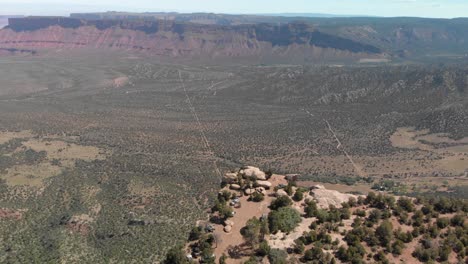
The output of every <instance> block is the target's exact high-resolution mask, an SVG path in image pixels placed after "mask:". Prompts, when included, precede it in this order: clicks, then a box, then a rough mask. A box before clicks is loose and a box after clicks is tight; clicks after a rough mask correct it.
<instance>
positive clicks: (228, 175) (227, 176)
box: [224, 172, 237, 181]
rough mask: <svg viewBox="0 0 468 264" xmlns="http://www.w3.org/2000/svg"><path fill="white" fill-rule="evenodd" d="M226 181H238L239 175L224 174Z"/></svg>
mask: <svg viewBox="0 0 468 264" xmlns="http://www.w3.org/2000/svg"><path fill="white" fill-rule="evenodd" d="M224 179H227V180H232V181H235V180H237V173H231V172H229V173H226V174H224Z"/></svg>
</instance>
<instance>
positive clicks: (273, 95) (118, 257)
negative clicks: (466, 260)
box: [0, 50, 468, 263]
mask: <svg viewBox="0 0 468 264" xmlns="http://www.w3.org/2000/svg"><path fill="white" fill-rule="evenodd" d="M466 75H467V70H466V65H464V64H461V65H436V66H428V65H380V66H375V65H373V66H352V67H351V66H349V67H341V68H339V67H334V66H294V65H291V66H285V65H271V66H266V65H246V66H238V65H233V64H232V63H229V64H227V63H226V64H222V65H219V66H209V67H205V66H199V65H193V64H192V65H190V64H187V65H179V64H171V63H168V62H167V60H166V61H164V60H163V59H161V60H155V59H154V58H146V57H143V56H141V54H138V53H137V54H128V53H126V52H110V51H102V52H101V51H100V52H96V51H93V50H73V51H69V50H63V51H54V52H50V51H49V52H44V53H41V54H40V55H37V56H36V55H35V56H21V57H20V56H16V57H9V56H7V57H0V79H1V80H2V87H1V89H0V90H1V91H0V179H1V183H0V190H1V192H0V210H1V213H0V230H1V232H0V236H1V238H0V261H1V262H6V263H34V262H41V263H47V262H52V263H56V262H67V263H70V262H83V261H84V260H86V261H89V262H95V263H109V262H119V261H122V262H131V261H135V262H140V263H141V262H143V263H151V262H157V261H161V260H163V258H164V256H165V254H166V253H167V252H168V250H169V249H170V248H172V247H173V246H174V245H176V244H178V243H181V242H184V241H185V240H186V237H187V234H188V233H189V232H190V230H191V228H192V227H193V226H194V224H195V222H196V221H197V220H200V219H203V220H207V219H208V215H207V213H206V211H207V210H208V209H210V208H211V207H212V206H213V205H215V204H216V203H215V201H216V200H217V191H218V187H219V182H220V180H221V178H220V176H219V174H218V172H217V169H218V170H219V171H223V172H224V171H228V170H230V169H232V168H236V167H241V166H242V165H244V164H257V165H258V166H259V167H261V168H262V169H263V170H265V171H267V170H269V169H271V170H272V171H275V172H277V173H280V174H288V173H298V172H299V173H301V176H300V177H298V179H297V180H298V181H297V185H298V186H299V187H310V186H313V185H315V184H317V183H318V182H325V183H328V184H326V187H327V188H328V189H331V188H335V189H339V190H342V189H346V192H348V191H352V192H353V193H354V194H364V195H366V194H367V193H368V192H369V191H371V188H372V187H373V188H374V191H384V192H393V193H396V194H399V195H411V196H417V195H419V194H423V195H428V196H431V195H432V196H434V195H436V196H442V195H444V196H448V197H459V198H463V199H466V170H467V169H468V168H467V166H466V162H465V161H466V159H467V158H468V157H467V149H466V147H467V144H466V137H467V136H468V131H467V127H468V125H467V120H468V119H467V118H466V116H467V112H466V111H467V107H466V106H467V101H466V98H467V97H466V94H467V93H466V87H467V79H466ZM184 87H185V88H184ZM189 101H190V102H189ZM195 114H196V116H197V117H198V121H199V122H197V118H196V117H195ZM206 140H207V141H208V144H207V142H206ZM405 142H406V143H407V144H406V145H405ZM402 144H403V145H402ZM325 183H324V184H325ZM336 183H338V184H336ZM349 188H351V189H352V190H349ZM294 196H295V193H292V194H291V197H294ZM263 198H264V200H263V201H260V200H261V199H262V197H260V196H258V195H256V196H255V197H253V198H252V199H253V200H256V201H259V202H260V203H261V202H268V203H269V202H271V201H270V200H269V198H268V197H263ZM291 199H292V198H291ZM295 199H296V200H299V199H300V194H297V197H296V198H295ZM427 199H431V198H427ZM292 200H293V199H292ZM421 201H423V200H421ZM428 201H429V200H428ZM294 203H299V202H295V201H294ZM302 203H303V202H302ZM246 204H247V203H246ZM422 205H424V203H422V202H421V203H420V204H418V205H417V207H416V208H415V210H420V209H421V208H419V207H420V206H422ZM360 206H369V205H360ZM219 209H221V211H222V212H223V213H226V212H228V211H227V210H226V208H223V207H221V208H219ZM355 209H356V208H354V207H353V208H351V207H350V210H355ZM225 210H226V211H225ZM356 210H357V209H356ZM388 210H389V211H390V214H391V215H392V216H391V217H390V218H386V219H387V220H389V221H390V220H391V221H393V220H395V219H398V217H399V216H394V213H395V212H394V211H395V209H394V208H390V207H389V208H388ZM283 211H284V209H283V210H281V211H280V212H279V213H278V214H277V216H276V217H277V218H282V217H283V215H284V214H288V212H283ZM320 212H321V211H320ZM414 213H415V212H407V214H408V219H409V220H408V221H410V220H411V221H413V220H412V219H413V214H414ZM301 214H302V212H301ZM439 214H440V215H441V217H444V218H445V217H448V218H449V219H452V218H453V216H448V215H446V214H443V213H440V212H439ZM352 217H354V216H352ZM367 217H368V215H366V216H361V217H360V218H362V219H361V220H362V221H363V222H366V221H367V220H366V219H367ZM424 217H426V216H424ZM424 217H423V218H424ZM301 219H302V221H305V220H304V218H303V217H302V216H301ZM308 219H309V220H308V221H311V219H312V218H308ZM246 220H248V219H246ZM442 221H445V220H442ZM391 223H392V225H393V227H394V228H398V227H399V226H400V224H396V223H394V222H391ZM338 224H339V223H338V222H337V223H336V224H333V227H334V226H336V225H338ZM380 224H381V220H379V222H378V223H376V224H375V225H374V226H371V227H368V228H370V229H372V230H373V229H375V228H377V226H379V225H380ZM321 225H326V224H321ZM423 225H424V226H425V228H430V227H433V224H431V225H429V224H428V223H424V224H423ZM275 226H276V225H274V226H272V227H275ZM282 226H283V225H282V224H281V225H278V228H279V227H281V228H282ZM401 226H402V230H405V228H413V223H412V222H411V223H409V224H404V225H401ZM233 228H237V227H233ZM238 228H241V227H238ZM269 228H270V227H269ZM275 228H276V227H275ZM439 229H440V232H441V233H443V234H446V233H447V232H448V229H450V230H452V229H453V230H452V231H451V232H456V227H455V226H450V227H445V228H439ZM307 231H308V232H310V231H312V230H307ZM341 232H342V231H340V232H339V233H341ZM405 232H406V231H405ZM424 234H426V232H424ZM449 235H450V234H447V237H449ZM439 236H440V234H439ZM419 238H422V235H420V236H419V237H418V239H419ZM359 239H361V241H364V243H362V244H363V247H365V248H366V247H372V246H369V245H367V244H366V243H367V242H365V239H367V238H365V237H360V238H359ZM433 240H434V243H445V242H444V241H445V237H444V239H442V238H436V239H434V238H433ZM396 241H397V240H395V239H392V241H391V244H393V243H395V242H396ZM413 241H416V239H415V240H413ZM462 243H463V242H462ZM415 246H417V247H419V244H417V245H416V244H415ZM420 246H421V250H422V251H421V252H422V253H424V252H426V251H427V249H426V248H424V245H423V244H421V245H420ZM330 247H331V246H330ZM375 247H376V249H377V251H376V252H373V251H371V250H370V249H369V248H366V253H367V254H368V253H370V252H372V254H376V253H378V252H380V251H382V252H383V254H384V255H385V257H386V258H387V259H389V260H390V261H392V256H393V255H392V253H391V252H390V251H391V250H392V248H391V247H389V248H387V247H384V246H382V245H380V244H377V245H375ZM410 247H411V246H405V248H410ZM305 248H306V249H307V250H309V249H312V247H311V244H310V245H307V246H305ZM337 249H339V247H338V248H337ZM307 250H306V251H307ZM405 250H406V249H405ZM306 251H305V252H306ZM272 252H273V253H271V254H272V255H274V257H272V258H281V257H282V256H284V252H282V251H278V250H273V251H272ZM317 252H318V251H317ZM317 252H316V253H317ZM404 252H405V251H404ZM329 253H330V255H331V256H332V257H333V258H335V259H336V260H338V259H339V258H338V256H337V255H336V254H335V253H336V252H329ZM361 253H362V252H361ZM412 253H413V252H409V253H407V254H412ZM301 254H302V253H301ZM301 254H297V255H296V257H297V258H298V259H301V258H303V257H304V254H305V253H304V254H302V255H301ZM308 254H311V253H308ZM314 254H315V253H314ZM317 254H318V253H317ZM367 254H366V257H367ZM431 254H432V253H431ZM456 255H458V252H457V253H456V254H455V253H453V252H452V253H451V254H450V258H452V260H454V259H456ZM431 256H435V257H431V258H434V259H436V260H437V259H438V258H439V257H440V254H439V253H438V255H437V256H436V255H431ZM373 258H374V256H371V259H373Z"/></svg>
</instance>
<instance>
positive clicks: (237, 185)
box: [229, 184, 241, 191]
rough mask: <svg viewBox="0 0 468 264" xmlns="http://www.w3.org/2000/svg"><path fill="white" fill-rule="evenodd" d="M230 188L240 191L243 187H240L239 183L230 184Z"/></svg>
mask: <svg viewBox="0 0 468 264" xmlns="http://www.w3.org/2000/svg"><path fill="white" fill-rule="evenodd" d="M229 188H230V189H231V190H235V191H238V190H240V189H241V187H240V185H239V184H231V185H230V186H229Z"/></svg>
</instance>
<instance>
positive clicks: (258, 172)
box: [241, 166, 267, 181]
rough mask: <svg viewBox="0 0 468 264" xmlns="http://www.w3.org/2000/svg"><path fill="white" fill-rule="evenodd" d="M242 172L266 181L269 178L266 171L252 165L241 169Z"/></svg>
mask: <svg viewBox="0 0 468 264" xmlns="http://www.w3.org/2000/svg"><path fill="white" fill-rule="evenodd" d="M241 174H242V175H243V176H244V177H249V178H254V179H256V180H261V181H265V180H266V179H267V177H266V174H265V172H263V171H261V170H260V169H259V168H256V167H252V166H247V167H246V168H245V169H243V170H241Z"/></svg>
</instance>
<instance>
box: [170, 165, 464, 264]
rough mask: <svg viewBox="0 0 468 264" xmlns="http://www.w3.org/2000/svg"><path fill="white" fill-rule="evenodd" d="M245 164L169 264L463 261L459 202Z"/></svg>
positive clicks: (228, 178)
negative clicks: (350, 189) (362, 189)
mask: <svg viewBox="0 0 468 264" xmlns="http://www.w3.org/2000/svg"><path fill="white" fill-rule="evenodd" d="M297 177H298V176H293V175H286V176H283V175H277V174H272V173H265V172H262V171H261V170H260V169H259V168H256V167H251V166H248V167H244V168H243V169H241V170H235V171H233V172H229V173H226V174H225V177H224V181H223V186H224V187H222V189H221V191H220V192H219V194H218V199H217V202H216V204H215V205H214V206H213V208H212V210H211V215H210V221H209V222H205V221H199V222H198V223H197V226H196V227H194V228H193V229H192V231H191V232H190V235H189V237H188V241H187V243H186V244H185V246H179V247H176V248H174V249H172V250H170V251H169V252H168V254H167V257H166V260H165V261H164V262H163V263H166V264H173V263H174V264H190V263H222V264H226V263H229V264H237V263H243V264H255V263H271V264H282V263H327V264H329V263H330V264H331V263H362V264H363V263H382V264H383V263H426V262H431V263H436V262H438V263H463V262H466V261H467V260H468V259H467V258H466V249H467V248H466V238H467V233H466V232H467V225H466V210H467V208H466V206H467V203H466V201H464V200H456V199H446V198H442V199H441V198H434V199H425V198H418V199H413V198H408V197H397V196H392V195H388V194H383V193H379V194H375V193H373V192H370V193H368V194H367V195H353V194H347V193H341V192H338V191H335V190H328V189H326V188H325V187H324V186H322V185H314V186H312V187H310V188H305V187H304V186H300V185H298V184H297V183H296V181H295V179H296V178H297Z"/></svg>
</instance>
